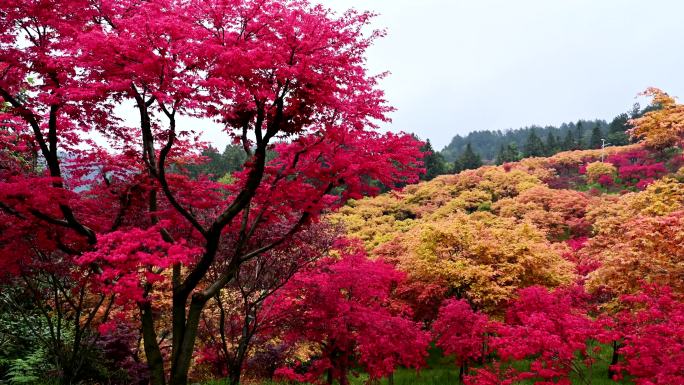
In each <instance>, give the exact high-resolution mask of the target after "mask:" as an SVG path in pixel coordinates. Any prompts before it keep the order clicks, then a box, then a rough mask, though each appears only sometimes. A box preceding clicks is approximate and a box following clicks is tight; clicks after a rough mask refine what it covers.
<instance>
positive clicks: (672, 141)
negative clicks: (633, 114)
mask: <svg viewBox="0 0 684 385" xmlns="http://www.w3.org/2000/svg"><path fill="white" fill-rule="evenodd" d="M643 95H646V96H650V97H651V98H652V99H653V101H652V104H654V105H656V106H659V107H660V108H659V109H657V110H653V111H650V112H648V113H646V114H644V115H643V116H642V117H639V118H636V119H632V120H631V121H630V123H631V125H632V126H633V128H632V129H631V130H629V135H630V136H631V137H632V138H635V139H641V140H643V141H644V144H645V145H646V146H647V147H649V148H652V149H654V150H662V149H664V148H667V147H671V146H674V145H676V144H678V143H679V142H680V141H681V140H682V136H684V105H682V104H678V103H677V101H676V100H675V98H673V97H672V96H670V95H668V94H667V93H665V92H663V91H662V90H660V89H658V88H654V87H651V88H648V89H647V90H646V91H644V92H643Z"/></svg>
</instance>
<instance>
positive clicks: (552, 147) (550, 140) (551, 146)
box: [546, 131, 559, 156]
mask: <svg viewBox="0 0 684 385" xmlns="http://www.w3.org/2000/svg"><path fill="white" fill-rule="evenodd" d="M558 150H559V148H558V140H557V139H556V135H554V134H553V132H552V131H549V133H548V135H546V155H548V156H551V155H553V154H555V153H557V152H558Z"/></svg>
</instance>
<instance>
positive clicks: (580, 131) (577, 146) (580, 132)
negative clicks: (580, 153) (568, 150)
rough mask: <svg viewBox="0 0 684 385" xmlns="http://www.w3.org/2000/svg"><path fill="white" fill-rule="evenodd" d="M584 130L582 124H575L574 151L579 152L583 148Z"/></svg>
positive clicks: (579, 122)
mask: <svg viewBox="0 0 684 385" xmlns="http://www.w3.org/2000/svg"><path fill="white" fill-rule="evenodd" d="M583 138H584V129H583V127H582V122H581V121H578V122H577V136H576V138H575V147H574V149H575V150H581V149H583V148H584V140H583Z"/></svg>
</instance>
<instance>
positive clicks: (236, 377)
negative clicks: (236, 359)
mask: <svg viewBox="0 0 684 385" xmlns="http://www.w3.org/2000/svg"><path fill="white" fill-rule="evenodd" d="M241 375H242V365H238V366H231V368H230V372H229V373H228V378H229V379H230V385H238V384H239V383H240V376H241Z"/></svg>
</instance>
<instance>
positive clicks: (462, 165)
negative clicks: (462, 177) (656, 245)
mask: <svg viewBox="0 0 684 385" xmlns="http://www.w3.org/2000/svg"><path fill="white" fill-rule="evenodd" d="M480 166H482V158H481V157H480V155H479V154H476V153H475V151H473V147H472V146H471V145H470V143H468V144H467V145H466V148H465V151H463V154H461V156H460V157H459V158H458V160H457V161H456V162H454V169H455V170H456V172H459V171H463V170H472V169H476V168H478V167H480Z"/></svg>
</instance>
